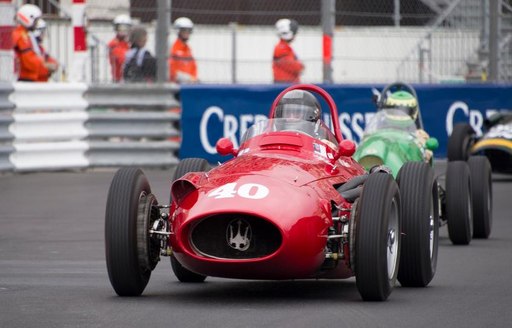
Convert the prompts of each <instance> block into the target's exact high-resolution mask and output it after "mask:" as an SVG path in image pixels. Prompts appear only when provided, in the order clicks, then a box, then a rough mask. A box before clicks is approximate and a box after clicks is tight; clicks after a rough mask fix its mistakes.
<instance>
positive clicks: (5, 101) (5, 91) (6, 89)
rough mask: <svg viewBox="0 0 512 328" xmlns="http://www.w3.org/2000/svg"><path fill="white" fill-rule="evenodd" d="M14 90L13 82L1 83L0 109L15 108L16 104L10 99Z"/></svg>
mask: <svg viewBox="0 0 512 328" xmlns="http://www.w3.org/2000/svg"><path fill="white" fill-rule="evenodd" d="M13 91H14V88H13V86H12V84H10V83H0V110H10V109H14V104H13V103H12V102H10V101H9V95H10V94H11V93H12V92H13Z"/></svg>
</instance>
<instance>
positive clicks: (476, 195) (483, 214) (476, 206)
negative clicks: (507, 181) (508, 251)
mask: <svg viewBox="0 0 512 328" xmlns="http://www.w3.org/2000/svg"><path fill="white" fill-rule="evenodd" d="M468 165H469V172H470V175H471V196H472V198H473V238H489V235H490V234H491V228H492V169H491V163H489V160H488V159H487V157H485V156H471V157H470V158H469V160H468Z"/></svg>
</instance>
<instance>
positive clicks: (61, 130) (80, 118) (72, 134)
mask: <svg viewBox="0 0 512 328" xmlns="http://www.w3.org/2000/svg"><path fill="white" fill-rule="evenodd" d="M12 116H13V118H14V122H13V123H11V125H10V126H9V132H11V133H12V134H13V135H14V136H15V137H16V140H18V141H43V142H44V141H56V140H70V139H84V138H86V137H87V136H88V135H89V133H88V132H87V129H86V128H85V122H86V121H87V119H88V117H89V115H88V114H87V113H86V112H70V113H62V112H60V113H59V112H58V113H54V112H51V113H23V114H13V115H12Z"/></svg>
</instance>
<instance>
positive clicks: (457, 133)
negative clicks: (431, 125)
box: [447, 123, 475, 162]
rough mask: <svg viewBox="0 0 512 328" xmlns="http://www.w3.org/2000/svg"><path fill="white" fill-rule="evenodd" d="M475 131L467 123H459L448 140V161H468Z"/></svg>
mask: <svg viewBox="0 0 512 328" xmlns="http://www.w3.org/2000/svg"><path fill="white" fill-rule="evenodd" d="M474 134H475V131H474V130H473V128H472V127H471V125H469V124H467V123H458V124H456V125H455V126H454V127H453V131H452V134H451V135H450V137H449V138H448V151H447V157H448V161H449V162H451V161H467V160H468V158H469V150H470V148H471V144H472V136H473V135H474Z"/></svg>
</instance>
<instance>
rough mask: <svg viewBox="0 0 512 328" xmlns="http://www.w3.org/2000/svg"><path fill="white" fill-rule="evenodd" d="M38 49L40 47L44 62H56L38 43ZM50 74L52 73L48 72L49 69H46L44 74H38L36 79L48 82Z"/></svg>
mask: <svg viewBox="0 0 512 328" xmlns="http://www.w3.org/2000/svg"><path fill="white" fill-rule="evenodd" d="M39 49H41V54H42V55H43V58H44V61H45V62H46V63H55V64H57V63H58V62H57V60H56V59H55V58H53V57H52V56H50V55H49V54H48V53H47V52H46V49H44V48H43V46H42V45H39ZM51 75H52V74H51V73H50V71H49V70H47V72H46V74H39V77H38V78H37V81H38V82H48V79H49V78H50V76H51Z"/></svg>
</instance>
